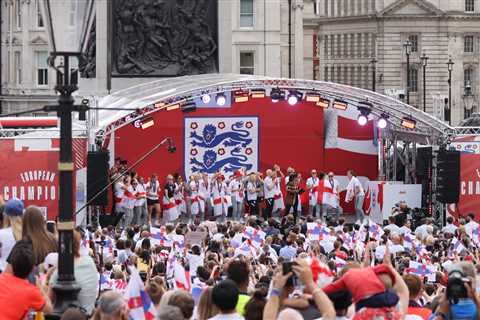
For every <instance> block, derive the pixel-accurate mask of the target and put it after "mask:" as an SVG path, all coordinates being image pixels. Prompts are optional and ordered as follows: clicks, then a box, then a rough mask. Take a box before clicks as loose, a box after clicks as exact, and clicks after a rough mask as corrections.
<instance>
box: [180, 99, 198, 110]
mask: <svg viewBox="0 0 480 320" xmlns="http://www.w3.org/2000/svg"><path fill="white" fill-rule="evenodd" d="M195 110H197V105H196V104H195V102H193V101H189V102H186V103H184V104H182V111H183V112H192V111H195Z"/></svg>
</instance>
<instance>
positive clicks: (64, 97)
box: [40, 0, 94, 319]
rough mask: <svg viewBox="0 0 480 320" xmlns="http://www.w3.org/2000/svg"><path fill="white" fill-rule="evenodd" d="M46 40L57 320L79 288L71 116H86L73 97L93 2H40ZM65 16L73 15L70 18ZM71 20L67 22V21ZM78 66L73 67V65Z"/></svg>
mask: <svg viewBox="0 0 480 320" xmlns="http://www.w3.org/2000/svg"><path fill="white" fill-rule="evenodd" d="M40 1H42V14H43V16H44V17H45V21H46V29H47V33H48V37H49V45H50V49H51V52H50V56H49V58H48V63H49V65H50V66H51V67H52V68H53V69H55V70H56V72H57V83H56V85H55V91H57V92H58V94H59V98H58V105H55V106H47V107H45V109H46V110H48V111H54V112H56V113H57V115H58V117H59V118H60V157H59V163H58V171H59V183H60V189H59V199H58V210H59V211H58V223H57V229H58V253H59V256H58V284H57V285H56V286H54V287H53V290H54V292H55V297H56V299H55V307H54V313H53V315H52V316H51V318H53V319H55V318H59V317H60V315H61V314H62V313H63V311H65V310H66V309H67V308H68V307H69V305H72V304H76V303H77V294H78V292H79V291H80V287H79V286H78V285H77V284H76V282H75V275H74V272H73V259H74V256H73V229H74V227H75V223H74V219H73V192H74V190H75V188H74V187H73V162H72V112H74V111H80V112H85V111H86V108H85V107H83V106H81V105H80V106H76V105H74V98H73V97H72V93H73V92H75V91H76V90H77V89H78V87H77V79H78V67H74V66H78V65H79V64H80V63H79V62H80V60H81V59H82V57H83V55H84V52H85V50H84V49H85V47H86V43H87V40H88V39H87V37H88V35H89V30H90V27H91V25H92V22H93V19H94V0H40ZM66 12H73V14H71V15H67V14H65V13H66ZM69 20H70V21H69ZM74 60H76V62H77V63H75V61H74Z"/></svg>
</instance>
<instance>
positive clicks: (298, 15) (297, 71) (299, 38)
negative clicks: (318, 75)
mask: <svg viewBox="0 0 480 320" xmlns="http://www.w3.org/2000/svg"><path fill="white" fill-rule="evenodd" d="M292 4H293V17H294V22H293V23H294V34H295V40H294V41H295V42H294V47H295V48H294V49H295V52H294V55H293V57H294V59H295V60H294V61H293V64H294V66H295V68H294V76H295V78H296V79H303V0H295V1H293V2H292Z"/></svg>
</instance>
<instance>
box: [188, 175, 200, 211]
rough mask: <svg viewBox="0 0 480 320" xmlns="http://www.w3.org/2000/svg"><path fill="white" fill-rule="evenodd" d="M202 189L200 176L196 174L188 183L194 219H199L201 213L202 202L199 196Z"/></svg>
mask: <svg viewBox="0 0 480 320" xmlns="http://www.w3.org/2000/svg"><path fill="white" fill-rule="evenodd" d="M199 187H200V175H198V174H195V175H191V176H190V182H189V183H188V190H189V193H190V215H191V217H192V219H195V218H196V217H198V215H199V213H200V200H199V196H198V189H199Z"/></svg>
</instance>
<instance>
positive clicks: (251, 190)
mask: <svg viewBox="0 0 480 320" xmlns="http://www.w3.org/2000/svg"><path fill="white" fill-rule="evenodd" d="M246 189H247V204H248V208H249V212H250V215H258V191H259V189H258V185H257V173H256V172H251V173H250V175H249V176H248V181H247V188H246Z"/></svg>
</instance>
